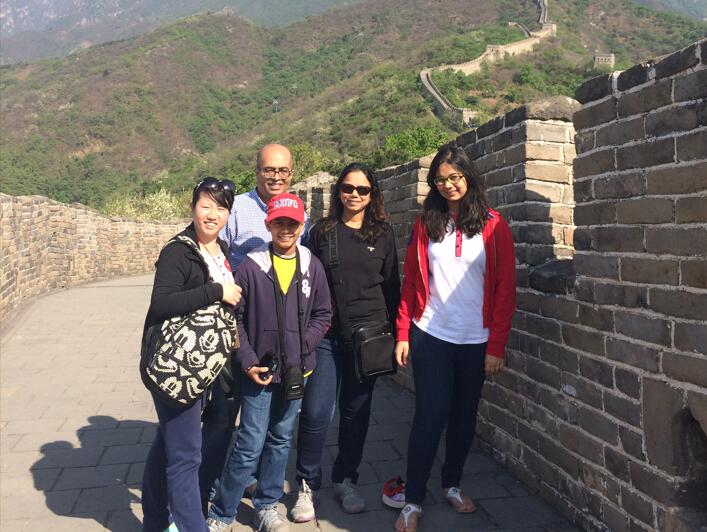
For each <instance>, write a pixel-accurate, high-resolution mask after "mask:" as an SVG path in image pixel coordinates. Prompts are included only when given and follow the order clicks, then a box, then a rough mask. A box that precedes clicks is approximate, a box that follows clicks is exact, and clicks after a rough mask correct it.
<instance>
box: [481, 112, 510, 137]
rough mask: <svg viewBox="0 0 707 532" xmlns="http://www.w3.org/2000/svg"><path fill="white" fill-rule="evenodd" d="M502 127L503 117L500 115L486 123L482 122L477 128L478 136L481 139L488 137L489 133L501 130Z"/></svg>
mask: <svg viewBox="0 0 707 532" xmlns="http://www.w3.org/2000/svg"><path fill="white" fill-rule="evenodd" d="M502 127H503V117H502V116H499V117H497V118H494V119H493V120H489V121H488V122H486V123H485V124H482V125H481V126H479V127H478V128H476V136H477V138H479V139H481V138H484V137H488V136H489V135H491V134H493V133H496V132H497V131H500V130H501V128H502Z"/></svg>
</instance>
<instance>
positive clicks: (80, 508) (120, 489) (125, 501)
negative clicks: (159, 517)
mask: <svg viewBox="0 0 707 532" xmlns="http://www.w3.org/2000/svg"><path fill="white" fill-rule="evenodd" d="M51 493H55V492H49V494H51ZM139 501H140V498H139V497H138V496H136V495H134V494H133V493H131V492H130V490H129V489H128V487H127V486H125V485H119V486H104V487H101V488H88V489H84V490H82V491H81V495H79V498H78V501H76V507H75V509H74V511H76V512H96V511H104V512H109V511H112V510H128V509H130V504H131V503H136V502H139Z"/></svg>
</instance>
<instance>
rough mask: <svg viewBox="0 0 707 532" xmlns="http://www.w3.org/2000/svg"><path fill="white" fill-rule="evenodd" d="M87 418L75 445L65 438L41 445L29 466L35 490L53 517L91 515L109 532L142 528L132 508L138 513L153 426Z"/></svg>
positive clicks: (83, 516) (78, 517)
mask: <svg viewBox="0 0 707 532" xmlns="http://www.w3.org/2000/svg"><path fill="white" fill-rule="evenodd" d="M87 421H88V424H87V425H85V426H83V427H81V428H80V429H78V430H77V431H76V434H77V437H78V441H79V445H78V446H75V445H74V444H73V443H72V442H69V441H66V440H60V441H53V442H49V443H45V444H44V445H42V446H41V448H40V450H41V453H42V457H41V458H40V459H39V460H37V461H36V462H35V463H34V464H33V465H32V467H31V468H30V471H31V473H32V478H33V480H34V487H35V489H36V490H38V491H42V492H43V493H44V497H45V501H46V505H47V508H49V509H50V510H51V511H52V512H53V513H55V514H56V515H61V516H66V517H71V518H76V519H91V520H94V521H96V523H97V524H99V525H101V526H104V527H106V528H107V529H108V530H112V531H114V532H132V531H139V530H142V523H141V515H136V514H135V511H134V510H138V512H139V511H140V509H139V504H140V496H139V486H140V483H141V481H142V470H143V465H144V462H145V457H146V456H147V452H148V450H149V447H150V444H151V441H152V438H153V437H154V433H155V431H156V428H157V424H156V423H150V422H147V421H141V420H117V419H115V418H114V417H112V416H91V417H89V418H88V420H87ZM136 506H137V508H136ZM79 528H81V529H83V527H80V526H79V525H78V523H77V529H79Z"/></svg>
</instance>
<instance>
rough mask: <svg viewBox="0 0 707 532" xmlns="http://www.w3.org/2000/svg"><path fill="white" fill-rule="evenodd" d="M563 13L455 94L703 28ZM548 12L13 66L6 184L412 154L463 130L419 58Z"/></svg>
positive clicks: (157, 35)
mask: <svg viewBox="0 0 707 532" xmlns="http://www.w3.org/2000/svg"><path fill="white" fill-rule="evenodd" d="M550 9H551V11H550V14H551V19H552V20H553V21H556V22H557V23H558V36H557V38H556V39H554V40H552V41H551V42H549V43H547V44H544V45H543V46H542V47H541V48H540V49H539V50H538V51H537V52H535V53H533V54H530V55H528V56H523V58H522V59H519V60H516V62H515V63H512V62H511V63H509V64H503V65H500V66H493V67H491V68H489V69H488V70H487V71H485V72H483V76H484V78H483V79H482V80H481V81H473V83H476V84H477V85H479V84H480V85H479V87H476V88H472V89H469V88H464V86H463V83H467V84H468V82H469V81H468V80H461V82H459V83H462V85H460V87H457V86H456V84H457V83H458V82H457V81H455V80H451V81H450V82H449V83H448V84H447V86H448V87H449V90H450V91H456V92H455V94H454V97H457V98H461V99H464V98H470V99H473V98H476V102H477V103H478V104H481V105H484V106H485V107H484V109H483V110H484V112H485V113H487V115H489V116H490V115H491V114H493V113H495V112H500V110H501V109H502V108H503V105H506V104H508V105H517V104H519V103H522V102H523V101H527V100H529V99H534V98H536V97H539V96H543V95H545V94H553V93H563V94H571V93H572V91H573V90H574V87H576V86H577V84H579V83H580V82H581V80H582V79H584V78H586V77H588V76H590V75H592V74H593V73H592V72H591V57H592V55H593V53H594V50H595V49H599V50H600V51H614V52H616V53H617V54H618V58H619V62H620V63H621V64H622V65H626V64H633V63H635V62H636V61H639V60H641V59H645V58H648V57H653V56H656V55H659V54H661V53H665V52H668V51H670V50H673V49H676V48H678V47H680V46H682V45H684V44H687V43H688V42H691V41H694V40H696V39H698V38H699V37H701V36H703V35H705V34H706V33H707V30H706V28H707V26H706V25H704V24H701V23H698V22H695V21H691V20H689V19H686V18H683V17H678V16H673V15H665V14H661V13H658V12H654V11H651V10H648V9H645V8H641V7H638V6H637V5H635V4H632V3H629V2H627V1H625V0H600V1H592V2H590V1H588V0H561V1H557V2H551V4H550ZM536 13H537V8H536V6H535V4H534V3H533V2H531V1H530V0H521V1H520V2H517V1H512V0H496V1H493V2H488V1H485V0H471V1H469V0H465V1H462V0H413V1H410V0H378V1H369V2H363V3H359V4H355V5H351V6H346V7H343V8H340V9H336V10H333V11H329V12H326V13H322V14H319V15H317V16H313V17H309V18H308V19H306V20H304V21H301V22H297V23H293V24H290V25H288V26H286V27H282V28H275V29H273V28H269V29H264V28H262V27H258V26H255V25H254V24H252V23H249V22H246V21H244V20H242V19H239V18H237V17H235V16H232V15H228V14H224V13H219V14H211V15H201V16H194V17H190V18H187V19H183V20H180V21H178V22H175V23H172V24H170V25H167V26H165V27H163V28H160V29H159V30H157V31H155V32H152V33H149V34H146V35H143V36H140V37H137V38H134V39H130V40H126V41H121V42H116V43H109V44H104V45H101V46H98V47H93V48H90V49H88V50H85V51H83V52H80V53H77V54H75V55H72V56H69V57H66V58H60V59H51V60H44V61H40V62H37V63H31V64H26V65H18V66H13V67H5V68H3V69H2V113H3V128H2V148H1V149H0V179H1V180H2V183H1V189H2V191H3V192H8V193H12V194H44V195H48V196H50V197H54V198H56V199H59V200H61V201H80V202H83V203H87V204H89V205H92V206H95V207H98V208H106V206H107V205H109V204H111V202H112V201H114V200H116V199H118V200H122V199H124V198H125V197H126V196H129V195H137V196H142V195H144V194H149V193H152V192H155V191H157V190H163V189H164V190H166V191H168V192H178V191H182V190H185V189H188V188H189V187H190V186H191V184H192V183H193V182H194V179H195V178H196V176H198V175H202V174H204V173H211V174H215V175H219V176H222V177H231V178H233V179H236V180H237V181H239V182H240V183H241V184H242V188H244V187H246V186H249V183H250V180H251V179H252V177H251V176H252V165H253V156H254V153H255V150H256V149H257V147H258V146H260V145H262V144H263V143H264V142H266V141H271V140H277V141H281V142H286V143H288V144H290V145H292V146H293V147H294V151H295V154H296V158H297V163H298V167H297V172H298V173H297V177H298V178H299V177H303V176H306V175H309V173H311V172H313V171H315V170H320V169H325V170H331V171H336V170H337V169H338V168H340V167H341V166H342V165H343V164H345V163H347V162H349V161H351V160H354V159H360V160H365V161H368V162H370V163H372V164H374V165H376V166H383V165H387V164H394V163H397V162H401V161H404V160H407V159H409V158H411V157H414V156H417V155H421V154H424V153H426V152H428V151H430V150H431V149H433V148H434V147H435V146H437V145H438V144H440V143H442V142H444V141H446V140H447V139H448V138H450V137H451V136H452V135H454V134H455V128H456V126H455V125H454V124H450V123H445V122H444V121H440V120H439V119H438V118H436V117H435V116H434V115H433V114H432V112H431V111H432V106H431V102H430V101H429V100H427V99H425V97H424V96H423V92H422V91H421V90H420V85H419V78H418V73H419V70H420V69H421V68H423V67H429V66H435V65H439V64H443V63H450V62H458V61H463V60H468V59H471V58H472V57H474V56H476V55H478V54H480V53H481V52H482V51H483V49H484V48H485V46H486V44H500V43H504V42H509V41H513V40H516V39H520V38H522V35H521V34H520V32H519V30H517V29H515V28H510V27H508V26H507V25H505V22H507V21H509V20H515V21H522V22H526V23H528V24H530V23H532V21H533V20H535V18H536V17H537V15H536ZM549 65H554V66H552V68H548V66H549ZM555 67H557V68H555ZM473 91H479V92H477V93H476V95H474V94H473Z"/></svg>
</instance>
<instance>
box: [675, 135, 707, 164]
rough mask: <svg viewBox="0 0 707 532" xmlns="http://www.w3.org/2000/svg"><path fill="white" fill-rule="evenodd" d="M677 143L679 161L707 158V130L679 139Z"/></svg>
mask: <svg viewBox="0 0 707 532" xmlns="http://www.w3.org/2000/svg"><path fill="white" fill-rule="evenodd" d="M675 142H676V143H677V154H678V160H679V161H681V162H683V161H692V160H695V159H704V158H707V130H702V131H697V132H695V133H692V134H690V135H684V136H682V137H678V138H676V140H675Z"/></svg>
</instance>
